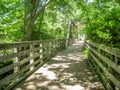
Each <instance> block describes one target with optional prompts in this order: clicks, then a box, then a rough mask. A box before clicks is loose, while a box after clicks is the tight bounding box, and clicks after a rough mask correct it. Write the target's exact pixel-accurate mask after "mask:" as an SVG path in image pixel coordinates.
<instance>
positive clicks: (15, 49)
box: [14, 48, 19, 73]
mask: <svg viewBox="0 0 120 90" xmlns="http://www.w3.org/2000/svg"><path fill="white" fill-rule="evenodd" d="M14 53H17V48H14ZM14 63H18V57H15V58H14ZM18 70H19V67H18V66H16V67H14V73H16V72H18Z"/></svg>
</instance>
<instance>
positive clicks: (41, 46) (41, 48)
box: [40, 43, 43, 63]
mask: <svg viewBox="0 0 120 90" xmlns="http://www.w3.org/2000/svg"><path fill="white" fill-rule="evenodd" d="M42 58H43V45H42V43H40V60H41V61H40V62H41V63H42V62H43V60H42Z"/></svg>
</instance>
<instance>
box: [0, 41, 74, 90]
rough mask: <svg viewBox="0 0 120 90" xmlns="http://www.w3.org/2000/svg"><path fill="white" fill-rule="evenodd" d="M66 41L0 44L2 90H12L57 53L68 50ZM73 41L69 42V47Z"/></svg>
mask: <svg viewBox="0 0 120 90" xmlns="http://www.w3.org/2000/svg"><path fill="white" fill-rule="evenodd" d="M66 41H67V40H65V39H61V40H44V41H25V42H18V43H7V44H0V90H2V89H4V90H10V89H11V88H13V87H14V86H15V85H16V84H17V83H19V82H20V81H22V80H23V79H25V78H26V77H28V76H29V75H31V73H33V72H34V71H36V70H37V69H38V68H39V67H40V66H42V65H43V64H44V63H46V62H47V61H48V60H49V59H50V58H52V57H53V56H54V55H55V54H56V53H57V52H59V51H61V50H64V49H65V48H66ZM72 43H73V40H72V39H70V40H69V45H71V44H72Z"/></svg>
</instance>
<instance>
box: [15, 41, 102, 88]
mask: <svg viewBox="0 0 120 90" xmlns="http://www.w3.org/2000/svg"><path fill="white" fill-rule="evenodd" d="M82 47H83V44H82V43H78V44H74V45H72V46H71V47H69V48H68V49H67V50H64V51H63V52H61V53H59V54H58V55H56V56H55V57H54V58H52V59H51V60H50V61H49V62H48V63H46V64H45V65H44V66H43V67H41V68H40V69H38V70H37V71H36V72H35V73H34V74H33V75H32V76H30V77H29V78H27V79H26V81H24V83H21V84H19V85H18V86H17V87H16V88H15V90H103V87H102V84H101V83H100V82H98V81H96V79H95V76H94V75H93V74H92V72H91V71H90V69H89V67H88V64H87V59H86V57H85V56H84V55H83V54H82V51H83V49H82Z"/></svg>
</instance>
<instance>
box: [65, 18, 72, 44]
mask: <svg viewBox="0 0 120 90" xmlns="http://www.w3.org/2000/svg"><path fill="white" fill-rule="evenodd" d="M71 24H72V20H70V21H69V23H68V32H67V41H66V46H69V39H70V34H71Z"/></svg>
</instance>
